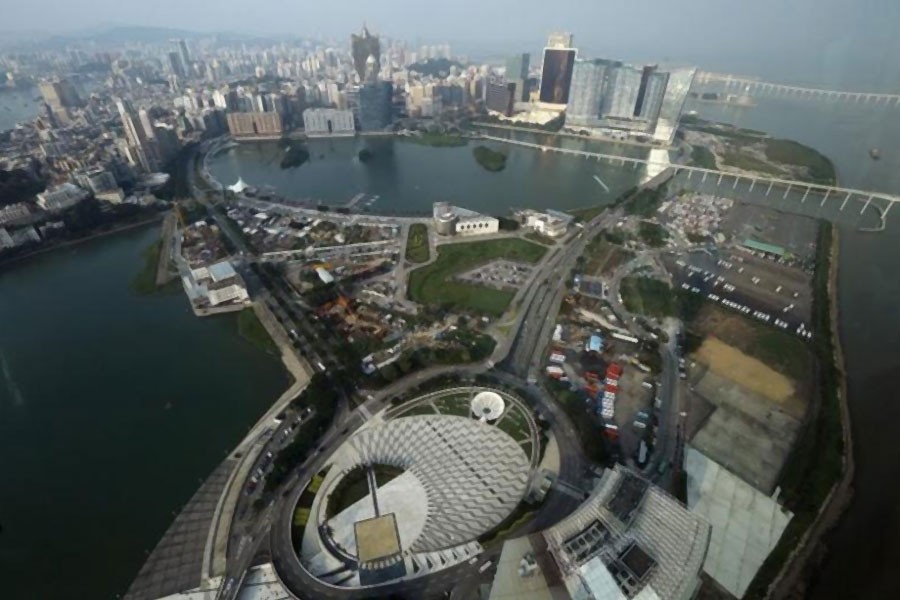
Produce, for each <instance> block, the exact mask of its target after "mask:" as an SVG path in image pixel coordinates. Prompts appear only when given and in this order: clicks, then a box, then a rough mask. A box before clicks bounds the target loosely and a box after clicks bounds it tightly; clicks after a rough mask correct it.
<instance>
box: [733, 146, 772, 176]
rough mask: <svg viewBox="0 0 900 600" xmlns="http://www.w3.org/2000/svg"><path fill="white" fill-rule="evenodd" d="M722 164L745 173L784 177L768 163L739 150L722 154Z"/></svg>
mask: <svg viewBox="0 0 900 600" xmlns="http://www.w3.org/2000/svg"><path fill="white" fill-rule="evenodd" d="M722 162H723V163H724V164H725V165H727V166H729V167H737V168H738V169H744V170H746V171H755V172H757V173H762V174H763V175H772V176H775V177H784V173H783V172H782V171H781V170H780V169H777V168H775V167H773V166H772V165H770V164H769V163H767V162H765V161H763V160H760V159H758V158H756V157H755V156H753V155H752V154H746V153H744V152H741V151H740V150H731V149H729V150H726V151H725V152H723V153H722Z"/></svg>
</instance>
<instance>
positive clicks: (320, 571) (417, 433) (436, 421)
mask: <svg viewBox="0 0 900 600" xmlns="http://www.w3.org/2000/svg"><path fill="white" fill-rule="evenodd" d="M540 446H541V434H540V431H539V429H538V427H537V426H536V424H535V421H534V418H533V415H532V412H531V411H530V409H529V408H528V407H527V406H526V405H525V404H524V403H523V402H522V400H520V399H519V398H517V397H515V396H513V395H511V394H509V393H508V392H506V391H502V390H496V389H489V388H484V387H477V386H467V387H455V388H449V389H443V390H440V391H436V392H432V393H429V394H424V395H421V396H419V397H417V398H413V399H411V400H409V401H407V402H404V403H401V404H399V405H395V406H392V407H390V408H388V409H386V410H384V411H382V412H381V413H379V414H377V415H375V416H374V417H373V418H372V419H370V420H369V421H368V422H367V423H366V424H365V425H364V426H363V427H362V428H360V429H359V430H358V431H356V432H355V433H354V434H353V435H351V436H350V437H349V438H348V439H347V440H346V441H345V442H344V443H343V444H341V445H340V446H338V447H337V448H336V449H335V450H334V452H333V453H332V455H331V456H330V457H329V458H328V460H327V462H326V463H325V464H324V466H323V467H322V468H321V469H320V470H319V471H318V473H317V474H316V475H315V476H314V477H313V478H312V479H311V480H310V481H309V482H308V483H307V485H306V487H305V489H304V490H303V491H302V492H301V493H299V494H298V495H297V496H296V498H297V501H296V503H295V505H294V506H293V513H292V519H291V523H290V527H291V536H290V538H291V546H292V549H293V552H294V556H292V557H291V558H292V562H293V563H294V564H295V565H296V566H299V567H301V568H302V569H303V571H304V572H305V574H306V575H308V576H309V577H311V578H314V579H315V580H316V581H317V582H318V583H320V584H322V585H326V586H329V587H333V588H343V589H345V590H346V591H348V592H352V591H353V590H354V589H361V588H362V589H367V590H369V591H370V592H371V590H372V589H373V587H376V586H382V585H386V584H402V583H403V582H405V581H408V580H412V579H417V578H420V577H423V576H427V575H429V574H431V573H435V572H438V571H442V570H444V569H447V568H450V567H453V566H454V565H459V564H461V563H464V562H466V561H468V560H470V559H472V558H473V557H475V556H477V555H478V554H480V553H481V551H482V546H481V541H483V540H484V539H485V536H486V535H491V534H493V535H496V532H497V530H498V529H502V528H503V527H502V526H503V525H504V524H506V523H507V522H508V520H509V519H510V517H511V516H514V515H515V514H516V511H517V509H519V508H520V505H521V504H522V502H523V500H524V499H525V498H526V496H527V495H528V494H529V491H530V489H531V486H532V480H533V479H534V477H533V473H534V472H535V465H536V464H537V462H538V460H539V454H540Z"/></svg>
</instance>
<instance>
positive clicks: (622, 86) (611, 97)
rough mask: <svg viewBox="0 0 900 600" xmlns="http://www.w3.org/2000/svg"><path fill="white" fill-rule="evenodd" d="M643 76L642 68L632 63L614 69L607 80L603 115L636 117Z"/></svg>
mask: <svg viewBox="0 0 900 600" xmlns="http://www.w3.org/2000/svg"><path fill="white" fill-rule="evenodd" d="M642 77H643V71H642V69H639V68H637V67H633V66H631V65H619V66H617V67H616V68H615V69H613V70H612V73H611V75H610V77H609V79H608V80H607V86H608V87H607V89H608V92H607V93H606V94H605V95H604V97H603V106H602V107H601V110H600V113H601V115H602V116H604V117H608V118H611V119H634V110H635V107H636V106H637V101H638V94H639V92H640V88H641V80H642Z"/></svg>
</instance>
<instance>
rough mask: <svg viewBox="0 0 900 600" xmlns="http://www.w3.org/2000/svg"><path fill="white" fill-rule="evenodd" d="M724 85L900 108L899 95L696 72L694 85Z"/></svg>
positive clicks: (750, 91)
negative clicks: (831, 88)
mask: <svg viewBox="0 0 900 600" xmlns="http://www.w3.org/2000/svg"><path fill="white" fill-rule="evenodd" d="M709 83H721V84H723V85H724V86H725V90H726V91H728V90H735V91H740V92H741V93H744V94H747V95H757V96H758V95H760V94H768V95H772V96H793V97H797V98H807V99H821V100H836V101H849V102H860V103H869V104H873V105H877V104H881V105H883V106H900V94H888V93H879V92H857V91H850V90H830V89H825V88H817V87H806V86H800V85H790V84H785V83H772V82H769V81H761V80H759V79H756V78H754V77H748V76H745V75H733V74H731V73H711V72H708V71H697V74H696V75H695V76H694V84H701V85H702V84H709Z"/></svg>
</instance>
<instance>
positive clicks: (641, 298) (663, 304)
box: [620, 277, 677, 318]
mask: <svg viewBox="0 0 900 600" xmlns="http://www.w3.org/2000/svg"><path fill="white" fill-rule="evenodd" d="M620 291H621V294H622V304H624V305H625V308H626V309H627V310H628V312H631V313H635V314H639V315H647V316H650V317H656V318H663V317H671V316H674V315H675V312H676V309H677V303H676V297H675V293H674V292H673V291H672V288H670V287H669V284H667V283H665V282H664V281H660V280H658V279H650V278H649V277H626V278H624V279H623V280H622V285H621V288H620Z"/></svg>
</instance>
